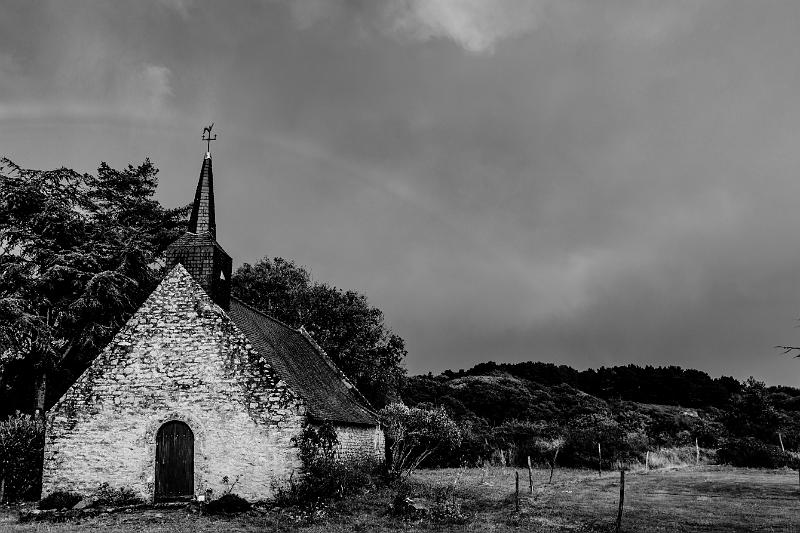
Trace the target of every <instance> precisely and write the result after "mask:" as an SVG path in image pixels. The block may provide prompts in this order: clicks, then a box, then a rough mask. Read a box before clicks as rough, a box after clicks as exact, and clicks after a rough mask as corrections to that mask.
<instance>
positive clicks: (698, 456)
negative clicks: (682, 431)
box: [694, 437, 700, 465]
mask: <svg viewBox="0 0 800 533" xmlns="http://www.w3.org/2000/svg"><path fill="white" fill-rule="evenodd" d="M694 449H695V452H696V455H695V458H694V464H696V465H699V464H700V444H699V443H698V442H697V437H695V438H694Z"/></svg>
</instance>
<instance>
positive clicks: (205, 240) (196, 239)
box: [169, 231, 228, 255]
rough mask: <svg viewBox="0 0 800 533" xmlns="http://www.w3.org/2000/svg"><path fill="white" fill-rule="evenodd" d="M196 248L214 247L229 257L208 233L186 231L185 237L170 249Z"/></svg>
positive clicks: (179, 239) (175, 242)
mask: <svg viewBox="0 0 800 533" xmlns="http://www.w3.org/2000/svg"><path fill="white" fill-rule="evenodd" d="M194 246H213V247H215V248H218V249H219V250H220V251H221V252H223V253H224V254H225V255H228V253H227V252H225V250H224V249H223V248H222V246H220V245H219V243H218V242H217V241H216V239H214V237H213V236H212V235H211V234H210V233H209V232H207V231H206V232H203V233H192V232H191V231H186V232H184V233H183V235H181V236H180V237H178V238H177V239H175V241H174V242H173V243H172V244H170V245H169V247H170V248H191V247H194Z"/></svg>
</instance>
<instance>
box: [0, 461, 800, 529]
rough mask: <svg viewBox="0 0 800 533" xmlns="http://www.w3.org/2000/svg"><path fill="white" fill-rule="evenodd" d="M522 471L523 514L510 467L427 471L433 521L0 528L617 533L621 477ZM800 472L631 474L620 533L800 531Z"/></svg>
mask: <svg viewBox="0 0 800 533" xmlns="http://www.w3.org/2000/svg"><path fill="white" fill-rule="evenodd" d="M518 472H519V474H520V496H521V498H520V500H521V501H520V512H516V511H515V498H514V473H515V470H514V469H512V468H488V469H486V470H482V469H470V470H464V471H461V470H456V469H453V470H428V471H422V472H419V473H418V474H416V475H415V476H414V478H413V479H412V480H411V482H409V483H408V484H407V485H406V487H405V490H407V491H408V492H409V493H410V495H411V496H412V497H414V498H416V499H417V500H418V501H423V502H425V503H426V504H427V505H428V506H429V507H430V509H431V513H430V515H429V516H428V517H427V518H421V519H400V518H395V517H392V516H391V515H390V514H389V513H388V511H387V510H388V507H389V504H390V502H391V501H392V497H393V495H394V492H393V491H391V490H388V489H382V490H379V491H377V492H375V493H371V494H366V495H363V496H359V497H355V498H350V499H348V500H345V501H342V502H337V503H335V504H333V505H331V506H330V507H329V508H327V509H324V510H323V512H321V513H318V514H317V515H316V516H315V517H313V520H311V519H310V517H309V516H305V517H302V518H298V517H297V516H296V513H293V512H290V511H274V512H273V511H270V512H267V513H266V514H259V513H255V512H251V513H248V514H246V515H241V516H237V517H230V518H214V517H204V516H196V515H187V513H186V512H185V511H183V510H148V511H140V512H137V513H132V514H109V515H104V516H98V517H95V518H90V519H85V520H82V521H80V522H74V521H73V522H68V523H52V522H37V523H26V524H19V523H17V519H16V511H11V510H5V511H0V531H3V532H5V531H9V532H13V533H22V532H26V533H28V532H48V533H51V532H52V533H66V532H78V533H80V532H89V531H109V532H120V533H122V532H124V533H131V532H142V531H161V532H169V533H184V532H190V531H192V532H193V531H198V532H207V531H231V532H255V531H294V530H298V529H300V530H303V531H306V532H308V533H323V532H328V531H333V532H344V531H363V532H368V531H382V532H388V531H497V532H505V531H542V532H551V531H577V532H581V531H613V525H614V521H615V520H616V515H617V504H618V496H619V474H618V473H612V472H604V473H603V475H602V476H601V477H598V476H597V473H593V472H589V471H586V470H556V473H555V477H554V479H553V483H552V484H548V483H547V478H548V477H549V472H548V471H545V470H538V469H537V470H534V472H533V477H534V486H533V493H530V492H529V486H528V472H527V470H519V471H518ZM798 508H800V489H799V488H798V476H797V472H793V471H790V470H749V469H739V468H729V467H714V466H705V467H697V468H692V467H690V468H682V469H673V470H656V471H650V472H647V473H645V472H628V473H626V483H625V512H624V517H623V527H622V530H623V531H627V532H634V531H637V532H638V531H641V532H659V531H663V532H667V531H669V532H673V531H720V532H723V531H725V532H727V531H741V532H744V531H787V532H788V531H797V532H800V513H798Z"/></svg>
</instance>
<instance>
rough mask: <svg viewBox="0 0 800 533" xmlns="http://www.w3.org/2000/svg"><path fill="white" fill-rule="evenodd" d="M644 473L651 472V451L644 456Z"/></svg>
mask: <svg viewBox="0 0 800 533" xmlns="http://www.w3.org/2000/svg"><path fill="white" fill-rule="evenodd" d="M644 471H645V472H649V471H650V450H647V454H646V455H645V456H644Z"/></svg>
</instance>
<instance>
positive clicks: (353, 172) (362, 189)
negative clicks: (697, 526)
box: [0, 0, 800, 385]
mask: <svg viewBox="0 0 800 533" xmlns="http://www.w3.org/2000/svg"><path fill="white" fill-rule="evenodd" d="M12 5H13V13H12V15H11V16H10V17H3V19H2V20H0V121H1V122H2V126H3V127H2V128H0V142H2V144H3V146H4V147H5V149H6V151H7V154H8V155H9V156H10V157H11V158H12V159H15V160H17V161H18V162H20V163H21V164H23V165H29V166H33V167H55V166H60V165H62V164H63V165H68V166H73V167H77V168H80V169H84V170H90V169H91V168H92V167H93V166H95V165H96V164H97V162H98V161H100V160H108V161H109V162H110V163H111V164H117V165H122V164H127V162H129V161H131V160H137V159H138V160H140V159H142V158H143V157H145V156H150V157H151V158H152V159H153V160H154V161H155V162H156V163H157V164H158V165H159V166H160V167H161V169H162V174H161V188H160V195H161V197H162V199H163V200H164V201H165V202H166V203H169V204H179V203H184V202H186V201H188V200H189V199H190V197H191V193H192V191H193V186H194V180H195V179H196V174H197V172H198V171H199V166H200V163H201V157H202V153H203V151H204V147H203V146H202V143H200V142H199V132H200V131H201V128H202V126H204V125H205V124H206V123H207V122H210V121H215V122H216V126H215V130H218V131H219V135H220V140H219V141H218V142H217V145H216V147H215V152H214V156H215V159H216V161H215V171H216V172H217V173H218V174H219V176H218V177H217V180H216V181H217V183H218V187H219V190H218V198H217V204H218V209H219V211H220V213H219V215H218V218H219V220H218V223H219V232H220V239H221V240H222V242H223V244H224V245H225V246H226V248H227V249H228V250H229V252H231V253H232V255H234V257H236V258H237V259H238V260H239V261H255V260H257V259H258V258H260V257H261V256H263V255H281V256H285V257H291V258H294V259H296V260H297V261H298V262H300V263H301V264H305V265H307V266H309V267H310V268H311V269H312V271H313V272H314V274H315V275H316V276H317V277H319V278H320V279H323V280H326V281H330V282H332V283H335V284H337V285H340V286H343V287H348V288H355V289H358V290H362V291H364V292H366V293H367V295H368V296H369V297H370V299H371V300H372V301H373V302H374V303H375V304H376V305H377V306H379V307H380V308H382V309H384V311H385V312H386V315H387V320H388V322H389V325H390V326H391V327H393V328H394V329H395V330H397V331H398V333H400V334H401V335H403V336H404V337H405V338H406V339H407V342H408V346H409V351H410V353H409V358H408V366H409V369H410V370H411V371H412V372H419V371H427V370H433V371H438V370H441V369H444V368H450V367H468V366H470V365H472V364H474V363H476V362H479V361H484V360H487V359H494V360H502V361H515V360H522V359H541V360H552V361H555V362H564V363H568V364H572V365H574V366H577V367H579V368H582V367H586V366H597V365H600V364H606V365H608V364H625V363H629V362H631V363H640V364H645V363H647V364H680V365H683V366H692V367H698V368H701V369H704V370H707V371H709V372H711V373H712V374H715V375H719V374H733V375H736V376H739V377H746V376H748V375H750V374H753V375H755V376H757V377H760V378H765V379H768V380H769V381H772V382H778V383H787V384H794V385H796V384H797V379H796V378H794V377H793V376H796V375H798V373H797V370H800V367H798V364H800V363H797V362H796V361H792V360H790V359H788V358H785V357H782V356H781V355H780V352H779V351H776V350H775V349H773V348H772V346H773V345H775V344H781V343H791V342H793V338H794V337H798V332H797V330H795V329H793V327H792V326H793V325H794V322H793V321H794V318H795V316H796V315H798V309H800V285H798V284H797V283H795V282H794V281H793V280H794V278H795V276H796V275H797V273H798V272H800V247H798V246H795V245H794V244H793V243H794V242H795V240H796V237H795V236H794V233H795V228H796V227H798V225H800V214H798V211H797V210H796V209H794V205H793V204H794V202H795V199H796V198H798V197H800V180H798V179H797V173H798V169H800V152H799V151H798V150H797V148H796V147H797V144H798V136H797V133H796V131H797V125H798V124H800V100H798V99H797V97H796V93H797V87H798V86H800V68H798V67H797V66H796V65H794V63H793V62H792V60H791V59H792V56H791V53H790V52H791V50H793V49H794V48H795V47H796V46H797V45H798V44H800V43H798V40H800V35H798V34H797V32H796V28H795V27H794V26H795V25H794V24H793V21H795V20H796V19H797V16H798V15H800V6H797V5H796V4H795V3H792V2H788V1H787V2H774V3H770V6H769V8H766V7H764V6H763V5H761V4H759V5H756V4H755V3H752V2H745V1H741V2H740V1H727V2H717V1H709V2H695V1H691V2H688V1H687V2H682V1H681V2H661V1H645V2H638V3H636V5H631V4H630V3H628V2H616V1H604V2H593V1H590V0H586V1H581V0H558V1H556V0H553V1H546V0H542V1H538V2H529V1H514V0H508V1H503V2H501V3H497V1H496V0H470V1H466V2H464V1H460V2H455V1H452V2H451V1H444V0H443V1H439V2H430V1H425V2H422V1H420V2H417V1H414V0H404V1H376V2H371V1H370V2H366V1H364V2H358V1H338V0H335V1H312V0H308V1H300V2H282V1H277V0H276V1H274V2H269V3H263V2H243V3H239V4H237V5H236V6H235V7H231V6H228V5H225V4H220V3H213V2H203V1H200V0H195V1H189V0H181V1H175V0H162V1H159V2H156V3H155V4H145V3H131V4H120V3H115V2H105V1H96V2H84V3H81V4H78V5H77V6H76V4H70V5H69V6H64V4H62V3H60V2H52V3H50V4H24V5H23V4H12ZM33 21H41V24H33V25H31V24H32V23H33ZM44 22H48V24H44ZM54 24H55V27H56V28H57V30H56V31H52V30H50V29H49V28H51V27H53V25H54ZM26 25H27V27H26ZM23 28H24V31H23ZM30 28H33V29H34V31H30ZM37 28H38V29H37ZM797 342H799V343H800V338H798V341H797Z"/></svg>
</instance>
